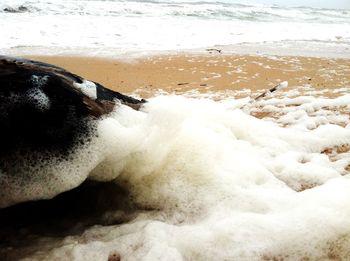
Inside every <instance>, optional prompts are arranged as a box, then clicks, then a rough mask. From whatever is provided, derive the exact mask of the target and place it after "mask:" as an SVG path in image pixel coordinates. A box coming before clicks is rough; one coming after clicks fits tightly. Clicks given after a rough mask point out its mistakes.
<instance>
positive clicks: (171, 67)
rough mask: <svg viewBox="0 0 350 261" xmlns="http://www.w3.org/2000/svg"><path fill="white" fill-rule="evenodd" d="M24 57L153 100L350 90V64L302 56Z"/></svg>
mask: <svg viewBox="0 0 350 261" xmlns="http://www.w3.org/2000/svg"><path fill="white" fill-rule="evenodd" d="M24 57H26V58H30V59H34V60H38V61H42V62H47V63H51V64H54V65H57V66H60V67H63V68H65V69H67V70H69V71H71V72H73V73H76V74H78V75H81V76H82V77H84V78H86V79H89V80H92V81H96V82H99V83H100V84H102V85H104V86H106V87H108V88H111V89H113V90H117V91H120V92H123V93H135V92H136V93H137V94H138V95H140V96H141V97H145V98H148V97H150V96H152V95H155V94H156V93H159V92H161V91H164V92H167V93H175V94H183V93H186V92H189V91H196V92H199V93H209V92H225V91H241V90H246V89H247V90H250V91H252V92H254V91H258V90H262V89H267V88H271V87H272V86H274V85H276V84H278V83H279V82H282V81H288V82H289V89H293V88H299V87H312V88H315V89H317V90H325V89H329V90H330V92H331V91H332V90H333V89H337V88H342V87H350V59H337V58H331V59H330V58H311V57H300V56H270V57H269V56H262V55H228V54H221V53H219V52H217V51H215V50H212V51H210V53H209V52H207V53H205V54H198V53H178V54H163V55H159V54H158V55H148V56H141V57H129V58H128V59H126V58H123V59H121V58H120V57H118V56H116V57H109V58H104V57H87V56H79V55H74V56H60V55H55V56H51V55H50V56H35V55H25V56H24Z"/></svg>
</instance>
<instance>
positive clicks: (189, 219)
mask: <svg viewBox="0 0 350 261" xmlns="http://www.w3.org/2000/svg"><path fill="white" fill-rule="evenodd" d="M343 99H345V98H343ZM300 101H302V100H301V99H300ZM304 101H306V102H308V100H306V99H304ZM312 101H313V102H314V103H315V102H316V101H319V100H318V99H316V98H315V100H312ZM341 101H342V98H338V99H335V100H334V101H333V103H341ZM319 102H321V101H319ZM327 102H328V103H329V102H330V101H327ZM240 103H241V102H240V101H237V103H235V101H234V100H230V101H227V102H220V103H217V102H214V101H211V100H205V99H188V98H184V97H175V96H174V97H169V96H160V97H157V98H153V99H151V100H150V101H149V102H148V103H147V104H146V105H145V106H144V107H143V109H142V111H133V110H131V109H129V108H127V107H120V108H119V109H118V110H116V111H115V112H114V113H113V114H112V115H110V116H109V117H108V118H105V119H103V120H102V121H101V122H100V124H99V127H98V133H99V144H100V145H99V149H98V150H97V151H99V152H101V153H102V155H103V157H104V160H102V161H101V163H100V164H99V166H98V167H96V168H95V170H94V171H93V172H92V173H91V174H90V178H93V179H97V180H110V179H116V182H118V183H119V184H122V185H123V186H124V188H126V189H127V190H128V191H129V192H130V193H131V197H132V199H133V201H134V202H135V203H136V204H137V206H139V207H140V208H141V209H153V211H148V212H147V211H141V212H140V214H139V215H138V216H137V218H136V219H135V220H133V221H130V222H128V223H124V224H121V225H115V226H108V227H103V226H102V227H101V226H97V227H92V228H90V229H88V230H87V231H85V233H84V234H83V235H78V236H70V237H67V238H65V239H64V240H60V239H57V240H56V241H55V242H56V243H54V244H53V245H51V247H49V248H51V249H52V250H50V251H49V252H37V253H34V254H33V255H32V258H42V257H43V255H44V257H45V258H46V259H54V258H55V257H56V258H57V257H60V258H61V257H64V258H66V259H74V260H100V259H101V260H105V259H106V258H107V257H108V255H109V254H111V253H117V254H118V255H120V256H121V259H122V260H140V259H142V260H158V259H159V260H262V259H265V260H272V259H282V258H283V259H284V260H299V259H302V258H308V259H311V260H320V259H328V258H330V257H333V256H335V257H336V258H338V259H346V258H347V257H348V256H349V254H350V252H349V249H350V218H349V217H350V202H349V200H348V199H349V197H350V179H349V177H348V175H347V172H346V171H344V168H345V167H346V164H345V163H344V158H343V159H338V160H335V161H330V159H329V158H328V157H327V156H326V155H325V154H322V153H321V152H322V151H323V150H324V149H325V148H328V147H332V146H335V145H339V144H347V143H350V132H349V129H347V128H343V127H340V126H336V125H332V124H326V125H322V126H319V127H317V128H316V129H314V130H309V129H307V128H282V127H280V126H279V125H278V124H277V123H273V122H271V121H263V120H259V119H256V118H254V117H252V116H250V115H247V114H246V113H243V112H242V111H241V110H237V109H236V110H235V109H232V108H233V107H236V108H239V106H240ZM266 103H267V104H268V101H267V102H266ZM291 120H292V121H294V120H293V119H291ZM305 121H306V122H296V123H295V124H299V125H303V126H304V125H305V124H308V119H305ZM344 174H346V175H344ZM65 179H69V176H66V177H65ZM51 243H52V241H45V240H42V241H41V243H40V244H41V245H40V247H42V248H44V247H45V244H47V245H46V247H47V246H50V244H51Z"/></svg>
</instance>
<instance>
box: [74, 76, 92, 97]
mask: <svg viewBox="0 0 350 261" xmlns="http://www.w3.org/2000/svg"><path fill="white" fill-rule="evenodd" d="M73 85H74V87H76V88H77V89H79V90H80V91H81V92H82V93H84V94H85V95H87V96H89V97H90V98H91V99H94V100H96V99H97V89H96V84H95V83H93V82H90V81H88V80H83V83H77V82H75V83H73Z"/></svg>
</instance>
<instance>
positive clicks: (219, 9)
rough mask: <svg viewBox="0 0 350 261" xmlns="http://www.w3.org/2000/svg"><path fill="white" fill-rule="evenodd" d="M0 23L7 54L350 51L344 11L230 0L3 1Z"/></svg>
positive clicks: (0, 42)
mask: <svg viewBox="0 0 350 261" xmlns="http://www.w3.org/2000/svg"><path fill="white" fill-rule="evenodd" d="M21 7H22V9H21ZM23 8H24V9H23ZM0 21H1V23H0V31H1V39H0V51H1V52H2V53H5V54H17V55H18V54H22V53H24V54H26V53H31V54H32V53H33V52H36V53H39V54H43V53H44V54H45V53H46V54H57V53H63V54H77V53H81V54H84V55H100V56H101V55H105V56H110V55H117V54H125V53H128V54H129V53H131V52H137V53H139V52H150V51H165V50H179V49H200V48H206V47H211V46H215V45H220V46H224V47H225V46H226V48H227V50H229V51H232V52H244V50H246V49H247V48H250V51H251V48H252V46H253V47H254V48H253V51H254V52H256V51H260V52H261V51H262V52H273V51H274V52H277V51H278V50H280V49H283V50H284V52H285V53H286V52H287V53H288V50H294V52H297V51H299V52H300V49H302V50H304V52H303V53H302V54H303V55H308V54H309V55H310V54H311V55H312V53H314V52H315V53H317V55H318V56H320V55H323V56H327V55H328V56H337V57H349V55H350V51H349V44H350V29H349V28H350V11H349V10H333V9H315V8H298V7H289V8H287V7H286V8H284V7H277V6H264V5H242V4H237V3H232V2H230V1H226V2H225V1H224V2H210V1H208V2H200V1H185V2H180V1H164V2H162V1H161V2H159V1H146V2H144V1H112V0H109V1H97V0H96V1H84V0H75V1H72V0H64V1H58V0H48V1H47V0H39V1H24V0H16V1H13V0H4V1H2V2H1V3H0ZM266 42H268V46H269V47H271V46H272V47H274V48H272V49H273V50H272V51H271V50H266V46H265V45H266ZM82 47H83V48H84V49H83V50H82ZM300 47H302V48H300ZM242 49H243V50H242ZM35 50H36V51H35Z"/></svg>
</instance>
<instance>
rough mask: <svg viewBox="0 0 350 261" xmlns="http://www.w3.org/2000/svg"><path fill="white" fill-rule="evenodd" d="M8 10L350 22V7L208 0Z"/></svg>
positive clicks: (39, 4)
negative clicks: (322, 7) (336, 8)
mask: <svg viewBox="0 0 350 261" xmlns="http://www.w3.org/2000/svg"><path fill="white" fill-rule="evenodd" d="M5 1H6V2H5V4H3V6H1V5H0V10H2V11H3V12H5V13H25V12H37V13H39V14H40V15H46V14H53V15H85V16H86V15H90V16H112V17H120V16H124V17H145V16H146V17H176V18H181V17H182V18H188V17H190V18H192V19H193V18H197V19H202V20H206V19H214V20H238V21H239V20H243V21H256V22H276V21H282V22H319V23H350V13H349V12H348V11H347V10H334V9H317V8H311V7H308V8H301V7H289V8H285V7H280V6H266V5H248V4H238V3H228V2H220V1H218V2H209V1H153V0H148V1H137V0H133V1H72V0H67V1H64V2H61V1H55V0H51V1H43V0H41V1H27V2H24V3H16V2H15V3H13V2H10V1H9V0H5Z"/></svg>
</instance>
